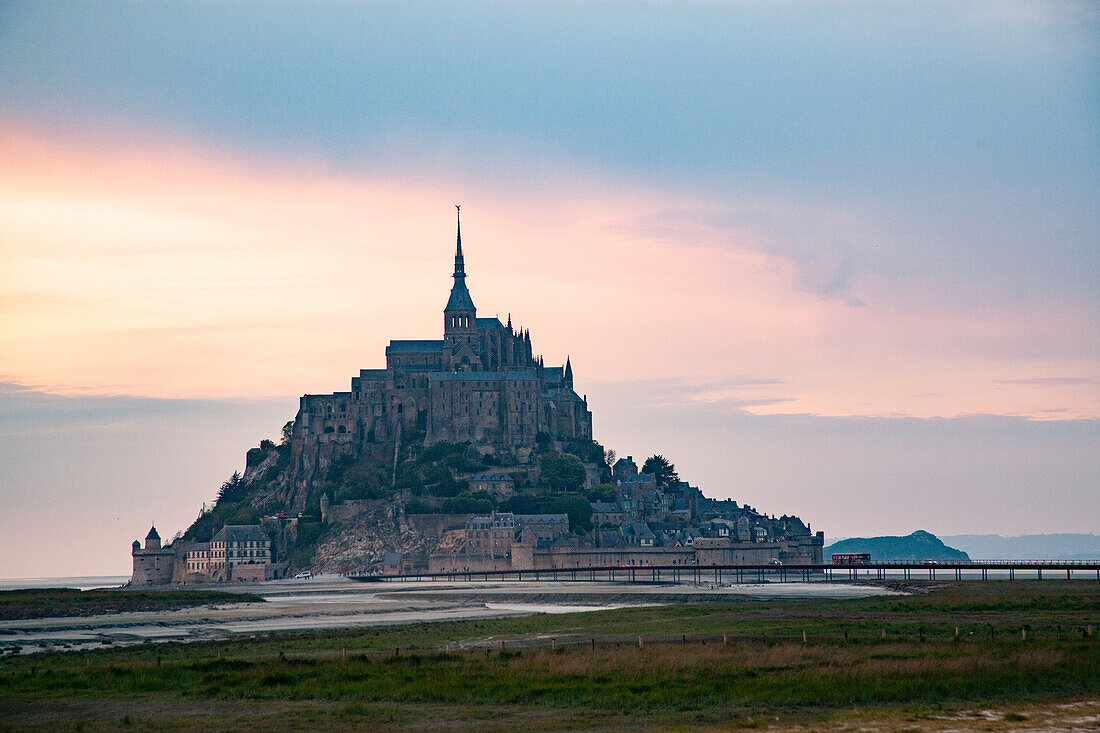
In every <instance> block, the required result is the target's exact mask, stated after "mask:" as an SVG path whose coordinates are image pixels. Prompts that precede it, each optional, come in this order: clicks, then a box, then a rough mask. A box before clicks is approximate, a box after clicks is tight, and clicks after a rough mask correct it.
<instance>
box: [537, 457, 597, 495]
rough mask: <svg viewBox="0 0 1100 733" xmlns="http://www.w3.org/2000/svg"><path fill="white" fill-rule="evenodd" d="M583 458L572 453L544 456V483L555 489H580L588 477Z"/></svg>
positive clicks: (542, 478)
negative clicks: (582, 461)
mask: <svg viewBox="0 0 1100 733" xmlns="http://www.w3.org/2000/svg"><path fill="white" fill-rule="evenodd" d="M587 475H588V474H587V472H586V471H585V470H584V464H583V463H581V459H580V458H577V457H576V456H575V455H573V454H572V453H561V454H559V455H547V456H543V458H542V476H541V480H542V485H543V486H547V487H549V488H550V489H552V490H554V491H566V490H569V489H578V488H580V487H581V486H583V485H584V480H585V478H586V477H587Z"/></svg>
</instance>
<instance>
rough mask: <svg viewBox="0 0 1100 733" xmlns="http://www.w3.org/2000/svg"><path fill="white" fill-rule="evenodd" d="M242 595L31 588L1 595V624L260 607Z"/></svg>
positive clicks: (210, 592) (255, 600)
mask: <svg viewBox="0 0 1100 733" xmlns="http://www.w3.org/2000/svg"><path fill="white" fill-rule="evenodd" d="M262 602H263V599H262V598H260V597H258V596H254V595H249V594H245V593H225V592H222V591H211V590H137V591H131V590H77V589H76V588H30V589H24V590H5V591H0V621H3V620H12V619H24V618H56V617H61V616H95V615H98V614H102V613H124V612H127V611H171V610H175V609H178V608H189V607H191V606H205V605H207V604H211V603H262Z"/></svg>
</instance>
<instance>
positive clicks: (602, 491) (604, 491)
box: [587, 484, 618, 504]
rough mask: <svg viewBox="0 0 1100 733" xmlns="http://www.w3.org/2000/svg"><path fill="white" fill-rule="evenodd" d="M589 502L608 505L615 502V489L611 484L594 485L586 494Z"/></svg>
mask: <svg viewBox="0 0 1100 733" xmlns="http://www.w3.org/2000/svg"><path fill="white" fill-rule="evenodd" d="M587 496H588V500H589V501H593V502H595V501H603V502H607V503H608V504H610V503H612V502H614V501H615V499H616V498H617V496H618V495H617V494H616V493H615V487H614V485H612V484H596V485H595V486H593V487H592V490H591V491H589V492H588V494H587Z"/></svg>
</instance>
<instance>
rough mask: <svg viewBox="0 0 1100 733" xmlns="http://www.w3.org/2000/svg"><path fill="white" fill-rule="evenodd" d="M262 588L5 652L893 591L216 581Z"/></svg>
mask: <svg viewBox="0 0 1100 733" xmlns="http://www.w3.org/2000/svg"><path fill="white" fill-rule="evenodd" d="M212 587H215V588H217V589H218V590H232V591H238V592H246V593H254V594H256V595H259V596H261V597H263V598H264V599H265V600H266V601H267V602H266V603H257V604H221V605H216V606H202V607H198V608H188V609H181V610H177V611H166V612H135V613H118V614H110V615H103V616H84V617H74V618H43V619H27V620H18V621H7V622H3V624H2V625H0V653H4V652H6V653H24V654H25V653H34V652H40V651H47V650H56V649H89V648H99V647H104V646H115V645H127V644H139V643H144V642H150V641H197V640H202V639H220V638H227V637H232V636H235V635H248V634H257V633H267V632H277V631H308V630H317V629H343V628H356V627H365V626H389V625H394V624H407V623H420V622H427V621H459V620H467V619H479V618H498V617H503V616H522V615H529V614H534V613H574V612H580V611H595V610H604V609H609V608H619V607H623V606H646V605H655V604H665V603H692V602H696V603H698V602H719V601H723V600H726V601H729V600H735V599H746V598H750V599H758V600H777V599H806V598H821V599H824V598H856V597H862V596H873V595H889V594H891V593H893V592H894V591H890V590H888V589H885V588H881V587H877V586H868V585H844V584H832V583H828V584H827V583H764V584H759V585H757V584H747V585H714V584H702V585H689V584H679V585H675V584H670V583H662V584H652V585H651V584H631V583H611V582H576V583H554V582H536V581H522V582H516V581H489V582H461V581H459V582H452V581H442V582H435V581H431V582H415V581H407V582H387V583H363V582H358V581H354V580H349V579H347V578H343V577H340V576H327V575H326V576H320V577H318V578H314V579H312V580H277V581H271V582H268V583H259V584H255V585H248V586H224V585H221V586H212Z"/></svg>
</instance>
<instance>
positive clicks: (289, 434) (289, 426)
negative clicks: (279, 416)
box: [281, 420, 294, 445]
mask: <svg viewBox="0 0 1100 733" xmlns="http://www.w3.org/2000/svg"><path fill="white" fill-rule="evenodd" d="M293 437H294V421H293V420H288V421H287V423H286V424H285V425H283V433H282V441H281V445H290V441H291V439H292V438H293Z"/></svg>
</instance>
